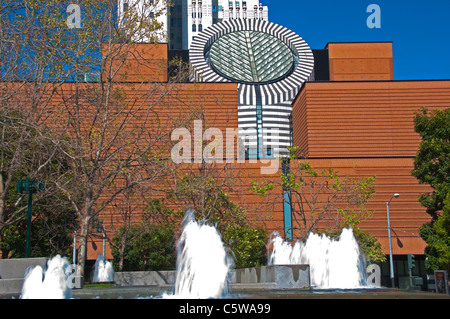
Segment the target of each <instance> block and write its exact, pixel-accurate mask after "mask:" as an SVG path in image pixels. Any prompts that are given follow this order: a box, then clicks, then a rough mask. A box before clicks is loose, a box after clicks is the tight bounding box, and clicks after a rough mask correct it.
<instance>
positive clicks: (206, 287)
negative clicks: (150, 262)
mask: <svg viewBox="0 0 450 319" xmlns="http://www.w3.org/2000/svg"><path fill="white" fill-rule="evenodd" d="M177 253H178V257H177V271H176V280H175V287H174V294H173V295H167V294H165V295H164V296H163V297H165V298H183V299H208V298H221V297H224V296H226V295H227V294H228V277H229V274H230V268H231V262H230V258H229V257H228V256H227V254H226V251H225V247H224V245H223V243H222V239H221V236H220V234H219V233H218V232H217V230H216V228H214V227H212V226H210V225H207V224H205V223H203V222H196V221H195V216H194V211H193V210H188V211H187V213H186V216H185V218H184V221H183V232H182V234H181V237H180V239H179V241H178V245H177Z"/></svg>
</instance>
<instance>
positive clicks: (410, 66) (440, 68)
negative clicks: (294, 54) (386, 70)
mask: <svg viewBox="0 0 450 319" xmlns="http://www.w3.org/2000/svg"><path fill="white" fill-rule="evenodd" d="M261 2H262V3H263V5H267V6H268V7H269V21H271V22H274V23H278V24H281V25H283V26H285V27H287V28H289V29H291V30H293V31H295V32H296V33H297V34H298V35H300V36H301V37H302V38H303V39H305V41H306V42H307V43H308V44H309V45H310V47H311V48H312V49H323V48H325V46H326V44H327V43H328V42H364V41H368V42H370V41H392V43H393V51H394V78H395V80H423V79H450V1H448V0H445V1H444V0H439V1H438V0H427V1H419V0H408V1H406V0H369V1H367V0H347V1H345V0H344V1H338V0H318V1H312V0H309V1H303V0H262V1H261ZM370 4H377V5H379V6H380V8H381V28H380V29H370V28H368V27H367V24H366V20H367V18H368V17H369V15H370V13H367V12H366V10H367V7H368V6H369V5H370Z"/></svg>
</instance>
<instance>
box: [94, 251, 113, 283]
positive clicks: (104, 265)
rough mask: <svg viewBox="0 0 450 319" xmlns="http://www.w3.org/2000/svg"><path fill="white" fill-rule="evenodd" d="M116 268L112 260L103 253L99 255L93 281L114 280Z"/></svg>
mask: <svg viewBox="0 0 450 319" xmlns="http://www.w3.org/2000/svg"><path fill="white" fill-rule="evenodd" d="M113 281H114V270H113V265H112V263H111V262H110V261H108V260H106V259H105V257H104V256H103V255H101V254H99V255H98V256H97V260H96V261H95V266H94V274H93V278H92V282H113Z"/></svg>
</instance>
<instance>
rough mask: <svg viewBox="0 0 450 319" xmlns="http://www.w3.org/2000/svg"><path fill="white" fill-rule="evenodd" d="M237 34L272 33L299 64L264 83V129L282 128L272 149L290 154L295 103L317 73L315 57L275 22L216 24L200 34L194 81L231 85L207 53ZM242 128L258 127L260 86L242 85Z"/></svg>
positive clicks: (193, 55)
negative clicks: (292, 114) (218, 40)
mask: <svg viewBox="0 0 450 319" xmlns="http://www.w3.org/2000/svg"><path fill="white" fill-rule="evenodd" d="M237 31H258V32H264V33H267V34H270V35H272V36H274V37H276V38H278V39H279V40H281V41H282V42H283V43H284V44H286V45H287V46H288V47H289V48H290V49H291V51H292V52H293V55H294V56H295V57H296V58H298V64H297V66H296V68H295V69H294V70H293V72H292V73H291V74H289V75H288V76H286V77H285V78H283V79H281V80H279V81H277V82H274V83H261V84H259V88H260V91H261V99H262V109H263V114H264V115H263V127H264V128H266V129H271V128H278V129H279V132H280V137H279V141H278V142H277V143H275V144H276V145H272V146H271V147H272V148H273V149H274V150H275V151H276V150H279V151H280V152H279V153H278V154H280V155H282V154H283V153H285V152H286V148H287V147H289V146H290V132H291V127H290V122H289V116H290V115H291V113H292V101H293V100H294V99H295V97H296V96H297V94H298V92H299V91H300V89H301V87H302V86H303V84H304V82H305V81H307V80H309V79H310V78H311V76H312V74H313V69H314V57H313V53H312V51H311V49H310V47H309V45H308V44H307V43H306V42H305V41H304V40H303V39H302V38H301V37H300V36H298V35H297V34H296V33H295V32H293V31H291V30H289V29H287V28H285V27H283V26H281V25H278V24H275V23H271V22H268V21H264V20H251V19H245V20H244V19H235V20H227V21H223V22H221V23H218V24H214V25H212V26H211V27H209V28H207V29H206V30H205V31H203V32H202V33H200V34H199V35H198V36H197V37H196V38H195V40H194V41H193V42H192V45H191V48H190V52H189V60H190V64H191V68H192V71H193V72H192V76H191V80H192V81H198V82H231V81H230V80H229V79H226V78H225V77H223V76H221V75H220V74H218V73H216V72H215V71H214V70H213V69H212V68H211V67H210V66H209V64H208V63H207V61H206V59H205V53H206V52H207V50H209V48H210V46H211V45H212V44H213V43H214V42H215V41H216V40H217V39H218V38H219V37H221V36H223V35H225V34H228V33H232V32H237ZM238 91H239V106H238V107H239V129H240V130H246V129H247V128H254V127H255V126H256V86H255V85H253V84H248V83H239V85H238Z"/></svg>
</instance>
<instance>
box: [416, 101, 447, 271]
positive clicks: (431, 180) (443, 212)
mask: <svg viewBox="0 0 450 319" xmlns="http://www.w3.org/2000/svg"><path fill="white" fill-rule="evenodd" d="M414 124H415V130H416V132H417V133H419V134H420V136H421V137H422V141H421V143H420V146H419V150H418V152H417V155H416V157H415V160H414V170H413V171H412V175H413V176H414V177H416V178H417V179H418V180H419V182H420V183H421V184H428V185H430V186H431V187H432V188H433V191H432V192H430V193H425V194H422V195H421V196H420V197H419V201H420V203H421V204H422V205H423V206H424V207H426V209H427V213H428V214H429V215H430V216H431V221H430V223H428V224H425V225H423V226H421V227H420V229H419V232H420V236H421V237H422V238H423V239H424V240H425V242H426V243H427V245H428V246H427V248H426V249H425V255H426V257H427V258H426V261H425V265H426V267H427V269H428V270H429V271H432V270H436V269H446V270H450V109H449V108H447V109H445V110H436V111H432V112H430V111H428V110H427V109H426V108H422V109H421V110H420V111H419V112H417V113H416V116H415V118H414Z"/></svg>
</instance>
